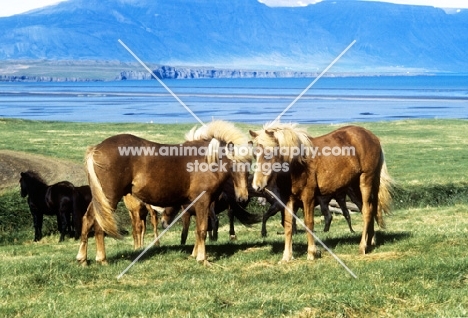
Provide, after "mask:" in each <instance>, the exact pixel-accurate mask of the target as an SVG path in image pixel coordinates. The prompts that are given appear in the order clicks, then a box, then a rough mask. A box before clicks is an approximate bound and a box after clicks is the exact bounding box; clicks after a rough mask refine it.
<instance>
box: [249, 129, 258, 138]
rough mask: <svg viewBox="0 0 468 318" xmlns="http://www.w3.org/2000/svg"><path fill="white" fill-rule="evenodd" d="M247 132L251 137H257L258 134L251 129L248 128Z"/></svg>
mask: <svg viewBox="0 0 468 318" xmlns="http://www.w3.org/2000/svg"><path fill="white" fill-rule="evenodd" d="M249 134H250V136H252V138H257V136H258V134H257V133H256V132H255V131H253V130H249Z"/></svg>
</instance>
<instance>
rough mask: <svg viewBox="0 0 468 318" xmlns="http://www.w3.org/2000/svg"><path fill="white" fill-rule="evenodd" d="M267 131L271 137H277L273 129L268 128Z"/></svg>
mask: <svg viewBox="0 0 468 318" xmlns="http://www.w3.org/2000/svg"><path fill="white" fill-rule="evenodd" d="M265 133H266V134H267V135H268V136H270V137H271V138H275V131H274V130H272V129H266V130H265Z"/></svg>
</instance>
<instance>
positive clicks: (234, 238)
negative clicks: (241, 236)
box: [229, 235, 237, 241]
mask: <svg viewBox="0 0 468 318" xmlns="http://www.w3.org/2000/svg"><path fill="white" fill-rule="evenodd" d="M229 240H230V241H235V240H237V236H235V235H231V236H229Z"/></svg>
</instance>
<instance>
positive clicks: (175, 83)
mask: <svg viewBox="0 0 468 318" xmlns="http://www.w3.org/2000/svg"><path fill="white" fill-rule="evenodd" d="M313 80H314V79H313V78H266V79H262V78H251V79H183V80H174V79H172V80H164V83H165V84H166V85H167V87H169V88H170V89H171V90H172V92H173V93H174V94H175V95H176V96H177V97H178V98H179V99H180V102H179V101H177V100H176V98H175V97H174V96H173V95H171V94H170V93H169V92H168V91H167V90H166V89H165V88H164V87H163V86H162V85H160V83H158V82H157V81H155V80H152V81H110V82H47V83H43V82H0V118H2V117H3V118H23V119H36V120H58V121H73V122H139V123H141V122H145V123H197V119H195V118H194V117H193V116H192V115H191V114H190V112H189V111H187V108H188V109H190V110H191V111H192V112H193V113H194V114H195V115H196V116H197V117H198V118H199V119H200V120H201V121H203V122H209V121H211V120H212V119H223V120H228V121H235V122H245V123H258V124H262V123H265V122H269V121H272V120H274V119H275V118H276V117H277V116H278V115H279V114H280V113H282V112H283V111H284V110H285V109H286V108H288V107H289V109H288V111H286V112H285V113H284V115H283V116H282V117H281V120H282V121H283V122H298V123H348V122H365V121H388V120H397V119H414V118H460V119H468V76H373V77H324V78H321V79H319V80H318V81H317V82H316V83H315V84H314V85H313V86H312V87H311V88H310V89H309V90H308V91H307V92H305V94H304V95H303V96H302V97H301V98H300V99H298V100H297V101H295V99H296V98H297V97H298V96H299V95H300V94H301V93H302V92H303V91H304V89H305V88H306V87H307V86H308V85H309V84H310V83H311V82H312V81H313ZM181 102H182V103H183V104H184V105H185V107H184V106H183V105H182V104H181Z"/></svg>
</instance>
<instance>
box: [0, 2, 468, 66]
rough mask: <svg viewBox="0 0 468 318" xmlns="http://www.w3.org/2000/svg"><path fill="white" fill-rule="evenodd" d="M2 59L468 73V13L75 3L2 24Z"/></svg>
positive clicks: (330, 5) (382, 6)
mask: <svg viewBox="0 0 468 318" xmlns="http://www.w3.org/2000/svg"><path fill="white" fill-rule="evenodd" d="M0 30H1V31H0V43H1V45H0V60H21V59H24V60H26V59H27V60H38V59H46V60H102V61H109V60H119V61H123V62H125V61H134V58H133V57H132V56H131V55H130V54H129V53H128V52H127V51H126V50H125V49H124V48H123V47H122V46H121V45H120V44H119V42H118V39H121V40H122V41H123V42H124V43H125V44H126V45H127V46H128V47H130V48H131V49H132V50H133V51H134V52H135V53H136V54H137V55H138V56H139V57H140V58H141V60H143V61H145V62H153V63H158V64H168V65H178V66H186V65H193V66H205V67H211V66H213V67H222V68H244V69H245V68H248V69H274V70H287V69H292V70H301V71H320V70H322V69H323V68H324V67H325V66H326V65H328V63H330V62H331V61H332V60H333V59H334V58H335V57H336V56H337V55H338V54H339V53H340V52H341V51H342V50H343V49H344V48H346V46H347V45H348V44H350V43H351V42H352V41H353V40H356V41H357V42H356V44H355V45H354V46H353V47H352V48H351V49H350V51H349V52H347V53H346V55H345V56H344V57H343V58H342V59H341V60H340V61H339V62H338V63H337V64H336V66H335V67H334V70H335V71H351V72H378V71H381V72H413V71H415V72H468V10H462V11H461V12H458V13H456V14H448V13H446V12H445V11H444V10H442V9H437V8H433V7H424V6H408V5H396V4H389V3H379V2H362V1H323V2H320V3H318V4H315V5H309V6H307V7H294V8H292V7H268V6H266V5H264V4H262V3H260V2H258V1H257V0H235V1H234V0H190V1H188V0H69V1H67V2H62V3H60V4H58V5H55V6H51V7H46V8H44V9H40V10H36V11H31V12H28V13H25V14H20V15H16V16H12V17H6V18H0Z"/></svg>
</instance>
